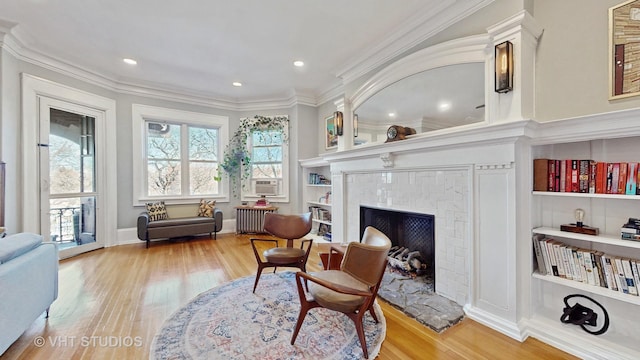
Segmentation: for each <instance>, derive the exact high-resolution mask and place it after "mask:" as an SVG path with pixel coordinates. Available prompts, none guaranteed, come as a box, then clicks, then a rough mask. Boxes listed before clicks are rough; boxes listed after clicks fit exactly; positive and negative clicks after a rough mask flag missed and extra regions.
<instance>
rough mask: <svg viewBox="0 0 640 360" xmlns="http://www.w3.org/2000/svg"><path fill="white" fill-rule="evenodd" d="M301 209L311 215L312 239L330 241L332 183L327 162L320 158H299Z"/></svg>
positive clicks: (310, 235) (310, 234)
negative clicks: (301, 173) (301, 174)
mask: <svg viewBox="0 0 640 360" xmlns="http://www.w3.org/2000/svg"><path fill="white" fill-rule="evenodd" d="M300 165H301V166H302V169H303V176H302V179H303V180H302V181H303V184H302V195H303V204H302V211H303V212H307V211H310V212H311V213H312V217H313V225H312V228H311V233H309V235H308V237H311V238H313V239H314V241H322V242H327V241H329V242H330V241H331V212H332V211H331V208H332V184H331V173H330V171H329V164H328V163H327V162H326V161H324V160H323V159H320V158H313V159H307V160H301V161H300Z"/></svg>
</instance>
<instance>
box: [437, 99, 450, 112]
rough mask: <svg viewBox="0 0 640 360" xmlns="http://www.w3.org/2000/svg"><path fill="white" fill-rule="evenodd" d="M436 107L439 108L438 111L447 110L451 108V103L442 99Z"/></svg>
mask: <svg viewBox="0 0 640 360" xmlns="http://www.w3.org/2000/svg"><path fill="white" fill-rule="evenodd" d="M438 109H440V111H447V110H449V109H451V103H450V102H447V101H443V102H441V103H440V104H438Z"/></svg>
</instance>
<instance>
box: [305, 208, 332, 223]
mask: <svg viewBox="0 0 640 360" xmlns="http://www.w3.org/2000/svg"><path fill="white" fill-rule="evenodd" d="M309 211H310V212H311V216H312V217H313V218H314V219H316V220H322V221H331V211H329V210H326V209H323V208H321V207H319V206H309Z"/></svg>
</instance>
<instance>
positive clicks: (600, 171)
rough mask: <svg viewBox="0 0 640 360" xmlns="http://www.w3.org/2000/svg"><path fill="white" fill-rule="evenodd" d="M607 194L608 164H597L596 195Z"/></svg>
mask: <svg viewBox="0 0 640 360" xmlns="http://www.w3.org/2000/svg"><path fill="white" fill-rule="evenodd" d="M606 193H607V163H604V162H600V161H599V162H598V163H597V164H596V194H606Z"/></svg>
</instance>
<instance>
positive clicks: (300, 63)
mask: <svg viewBox="0 0 640 360" xmlns="http://www.w3.org/2000/svg"><path fill="white" fill-rule="evenodd" d="M293 65H294V66H297V67H303V66H304V61H302V60H296V61H294V62H293Z"/></svg>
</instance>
